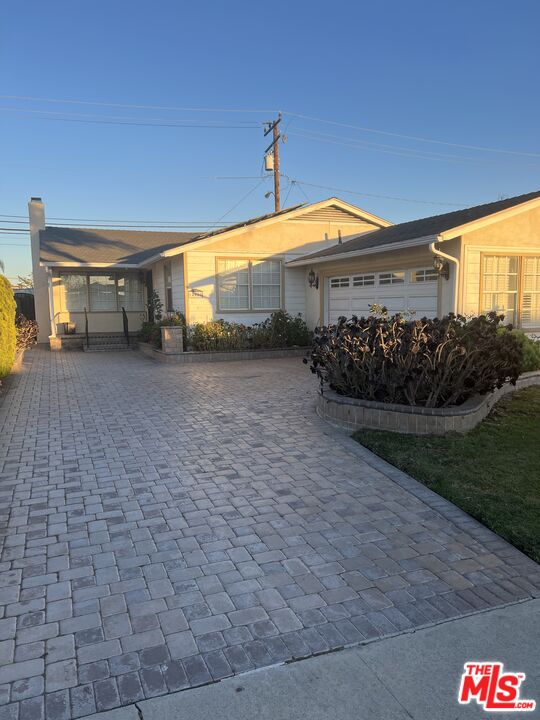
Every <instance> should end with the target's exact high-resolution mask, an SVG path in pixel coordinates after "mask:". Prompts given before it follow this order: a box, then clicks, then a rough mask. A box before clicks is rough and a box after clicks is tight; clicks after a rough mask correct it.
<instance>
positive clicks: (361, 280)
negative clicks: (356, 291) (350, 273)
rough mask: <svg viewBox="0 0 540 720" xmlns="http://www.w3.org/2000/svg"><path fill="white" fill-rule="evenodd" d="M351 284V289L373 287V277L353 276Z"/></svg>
mask: <svg viewBox="0 0 540 720" xmlns="http://www.w3.org/2000/svg"><path fill="white" fill-rule="evenodd" d="M352 284H353V287H371V286H372V285H375V275H355V276H354V277H353V279H352Z"/></svg>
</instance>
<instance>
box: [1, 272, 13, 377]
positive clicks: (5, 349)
mask: <svg viewBox="0 0 540 720" xmlns="http://www.w3.org/2000/svg"><path fill="white" fill-rule="evenodd" d="M15 310H16V303H15V298H14V297H13V290H12V288H11V283H10V282H9V280H8V279H7V278H6V277H4V275H0V378H3V377H5V376H6V375H7V374H8V373H9V372H10V370H11V368H12V367H13V362H14V360H15V348H16V343H17V333H16V330H15Z"/></svg>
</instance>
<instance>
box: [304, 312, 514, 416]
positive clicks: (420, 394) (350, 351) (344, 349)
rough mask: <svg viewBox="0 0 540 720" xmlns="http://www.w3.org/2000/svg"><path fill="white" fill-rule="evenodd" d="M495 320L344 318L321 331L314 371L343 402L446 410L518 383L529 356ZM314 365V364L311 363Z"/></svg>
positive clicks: (313, 354) (314, 350) (313, 357)
mask: <svg viewBox="0 0 540 720" xmlns="http://www.w3.org/2000/svg"><path fill="white" fill-rule="evenodd" d="M503 319H504V317H503V316H502V315H497V314H496V313H490V314H488V315H481V316H480V317H476V318H472V319H469V320H468V319H466V318H465V317H462V316H455V315H448V316H447V317H444V318H442V319H441V320H439V319H434V320H428V319H427V318H423V319H421V320H406V319H405V318H403V316H401V315H393V316H388V315H386V314H383V315H382V317H380V316H379V317H376V316H370V317H368V318H357V317H353V318H352V319H351V320H346V319H345V318H340V319H339V321H338V324H337V325H333V326H329V327H323V328H319V329H317V330H316V331H315V337H314V345H313V348H312V350H311V352H310V355H309V359H310V360H311V370H312V372H313V373H315V374H316V375H317V376H318V378H319V380H320V383H321V391H322V390H323V389H324V386H325V385H328V386H329V387H330V388H332V390H334V391H335V392H337V393H339V394H340V395H346V396H348V397H353V398H360V399H364V400H376V401H379V402H387V403H398V404H405V405H419V406H423V407H448V406H450V405H460V404H461V403H463V402H465V400H467V399H468V398H470V397H472V396H473V395H476V394H481V395H483V394H485V393H488V392H491V391H492V390H494V389H495V388H498V387H501V386H502V385H503V384H504V383H505V382H507V381H509V382H511V383H514V384H515V382H516V380H517V378H518V377H519V375H520V373H521V369H522V364H523V349H522V345H521V343H520V341H519V340H518V338H517V337H516V334H515V333H514V332H512V328H511V327H504V326H503V325H502V321H503ZM305 362H308V360H305Z"/></svg>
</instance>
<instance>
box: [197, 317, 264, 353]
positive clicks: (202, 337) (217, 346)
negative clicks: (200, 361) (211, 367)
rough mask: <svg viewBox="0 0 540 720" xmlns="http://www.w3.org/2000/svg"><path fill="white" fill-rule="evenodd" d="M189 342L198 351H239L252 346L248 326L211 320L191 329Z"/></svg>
mask: <svg viewBox="0 0 540 720" xmlns="http://www.w3.org/2000/svg"><path fill="white" fill-rule="evenodd" d="M188 342H189V345H190V348H191V349H192V350H196V351H201V352H202V351H207V352H215V351H221V350H223V351H229V352H234V351H239V350H245V349H247V348H248V347H249V346H250V331H249V328H248V327H247V326H246V325H241V324H239V323H231V322H226V321H225V320H210V321H209V322H206V323H196V324H195V325H192V326H191V327H190V328H189V331H188Z"/></svg>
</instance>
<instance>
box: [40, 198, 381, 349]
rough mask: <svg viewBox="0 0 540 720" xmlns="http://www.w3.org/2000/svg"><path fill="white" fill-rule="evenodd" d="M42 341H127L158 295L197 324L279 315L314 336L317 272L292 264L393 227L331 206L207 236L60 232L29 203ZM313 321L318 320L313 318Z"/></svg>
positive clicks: (334, 202) (167, 308)
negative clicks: (298, 318) (312, 279)
mask: <svg viewBox="0 0 540 720" xmlns="http://www.w3.org/2000/svg"><path fill="white" fill-rule="evenodd" d="M28 207H29V216H30V235H31V242H32V265H33V275H34V292H35V302H36V319H37V322H38V324H39V337H38V341H39V342H43V343H46V342H48V341H49V340H50V342H51V347H53V346H54V347H59V346H61V344H62V338H63V339H64V340H67V339H68V338H67V336H66V333H68V332H69V334H70V337H69V340H70V341H72V340H73V339H74V338H73V335H71V333H72V332H74V333H75V336H76V337H78V338H80V340H81V344H82V338H83V337H84V333H85V330H86V322H88V332H89V334H90V335H107V334H121V333H122V331H123V314H122V308H124V310H125V313H126V317H127V320H128V325H129V331H130V332H136V331H137V330H138V329H139V328H140V326H141V323H142V322H143V321H144V320H145V319H146V307H147V299H148V297H149V295H150V293H151V292H152V291H155V292H157V294H158V295H159V298H160V300H161V302H162V303H163V310H164V312H165V313H170V312H174V311H180V312H182V313H184V315H185V317H186V321H187V323H188V324H192V323H196V322H205V321H208V320H212V319H219V318H222V319H225V320H231V321H235V322H242V323H245V324H250V325H251V324H254V323H257V322H260V321H262V320H264V319H265V318H267V317H268V316H269V314H270V313H271V312H273V311H274V310H278V309H283V310H286V311H287V312H289V313H291V314H292V315H298V314H301V315H302V316H303V317H304V318H305V319H306V321H307V322H308V324H309V325H310V326H312V327H314V326H315V325H316V324H317V323H318V322H319V319H320V318H319V314H318V308H317V305H316V304H314V303H313V302H312V291H311V288H310V287H309V285H308V282H307V277H308V275H309V271H307V270H306V269H305V268H304V267H300V268H295V267H290V266H289V264H290V262H291V261H292V260H295V259H297V258H300V257H302V256H303V255H306V254H309V253H313V252H316V251H318V250H323V249H325V248H328V249H329V248H331V247H333V246H334V245H335V244H336V243H337V242H339V241H342V242H344V241H347V240H349V239H351V238H356V237H358V236H359V235H361V234H362V233H366V232H371V231H373V230H376V229H380V228H385V227H388V226H389V225H390V223H389V222H388V221H387V220H383V219H382V218H379V217H377V216H375V215H373V214H372V213H368V212H366V211H364V210H362V209H360V208H358V207H356V206H354V205H351V204H350V203H347V202H344V201H343V200H339V199H338V198H330V199H329V200H324V201H322V202H317V203H312V204H306V205H298V206H295V207H290V208H286V209H284V210H282V211H281V212H274V213H270V214H268V215H264V216H262V217H257V218H252V219H250V220H247V221H245V222H243V223H240V224H237V225H234V226H229V227H225V228H221V229H219V230H214V231H212V232H206V233H203V234H201V233H187V232H154V231H152V232H150V231H139V230H120V229H101V228H79V227H52V226H50V225H46V222H45V208H44V204H43V202H42V200H41V198H32V199H31V200H30V202H29V206H28ZM310 313H311V314H310Z"/></svg>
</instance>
